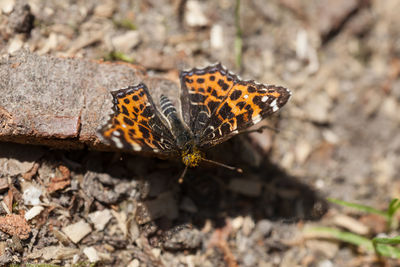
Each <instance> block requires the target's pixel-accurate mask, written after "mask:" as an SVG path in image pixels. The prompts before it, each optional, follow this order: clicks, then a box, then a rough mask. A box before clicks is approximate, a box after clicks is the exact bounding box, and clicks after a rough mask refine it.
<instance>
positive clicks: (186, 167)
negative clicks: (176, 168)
mask: <svg viewBox="0 0 400 267" xmlns="http://www.w3.org/2000/svg"><path fill="white" fill-rule="evenodd" d="M187 170H188V166H187V165H186V166H185V169H184V170H183V172H182V174H181V176H179V179H178V182H179V183H180V184H181V183H183V178H184V177H185V175H186V172H187Z"/></svg>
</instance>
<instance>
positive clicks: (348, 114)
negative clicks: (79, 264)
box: [0, 0, 400, 266]
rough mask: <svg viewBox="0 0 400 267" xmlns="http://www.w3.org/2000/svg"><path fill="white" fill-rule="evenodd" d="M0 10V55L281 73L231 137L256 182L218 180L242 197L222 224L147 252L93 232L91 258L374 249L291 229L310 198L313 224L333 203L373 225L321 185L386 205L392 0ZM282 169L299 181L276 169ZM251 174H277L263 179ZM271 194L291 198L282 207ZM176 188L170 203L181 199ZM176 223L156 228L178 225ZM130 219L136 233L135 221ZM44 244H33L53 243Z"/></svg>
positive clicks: (399, 111) (372, 230)
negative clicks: (265, 116)
mask: <svg viewBox="0 0 400 267" xmlns="http://www.w3.org/2000/svg"><path fill="white" fill-rule="evenodd" d="M0 11H1V17H0V54H1V55H7V54H14V53H17V52H18V51H19V50H21V49H27V50H29V51H31V52H32V53H35V54H38V55H51V56H55V57H74V58H82V59H85V60H87V59H95V60H105V61H125V62H129V63H132V64H137V65H140V66H141V67H143V68H144V69H145V70H146V71H147V73H149V75H158V76H161V77H164V78H167V79H170V80H173V81H175V82H177V83H178V74H179V70H181V69H187V68H192V67H202V66H206V65H208V64H210V63H214V62H221V63H223V64H224V65H225V66H226V67H227V68H228V69H230V70H231V71H234V72H235V73H237V74H240V75H241V77H243V78H244V79H254V80H256V81H258V82H262V83H266V84H276V85H282V86H285V87H287V88H289V89H290V90H291V91H292V93H293V96H292V99H291V100H290V101H289V103H288V104H287V105H286V106H285V107H284V108H283V109H282V111H281V112H280V115H279V118H274V119H273V120H272V121H273V122H274V123H272V124H271V125H272V126H273V127H276V128H278V129H279V131H280V132H279V133H278V134H275V133H273V132H271V131H266V132H264V133H262V134H260V133H254V134H251V135H249V136H248V137H246V138H245V141H243V142H246V144H247V143H249V144H251V145H250V146H251V148H250V149H248V150H246V151H250V152H249V153H250V154H251V156H249V157H247V156H246V157H245V159H244V160H245V161H246V164H248V165H249V166H250V167H251V168H253V169H252V171H251V175H253V176H255V177H256V178H254V177H253V178H254V179H253V178H251V177H250V176H251V175H250V176H249V177H250V178H249V179H248V178H246V179H247V180H251V182H253V183H255V184H256V185H255V188H256V189H254V190H255V191H256V193H254V191H252V190H253V187H251V186H250V187H249V188H250V189H249V191H246V190H245V189H243V190H242V188H241V187H243V186H246V181H247V180H245V179H238V180H237V181H236V180H235V181H234V182H230V183H228V184H229V189H230V190H231V191H232V192H233V195H234V196H235V195H236V194H239V195H240V196H241V197H243V198H242V199H241V201H243V203H247V204H243V205H244V206H246V205H248V206H246V207H247V208H248V210H249V212H236V213H235V214H230V212H226V214H223V215H219V216H217V217H219V218H223V220H225V222H226V221H229V222H230V223H228V225H229V227H228V228H229V230H227V229H226V227H227V226H226V225H225V226H224V227H223V228H219V227H218V223H216V221H213V223H212V225H213V226H210V225H208V226H207V220H203V219H204V218H203V219H202V222H203V223H202V224H201V227H200V226H197V227H194V228H195V229H197V230H198V231H199V232H201V233H203V235H202V240H203V242H202V243H201V244H203V245H202V246H194V247H190V246H189V249H188V248H186V249H187V251H190V252H188V253H189V254H185V253H183V252H182V251H181V250H179V249H178V251H174V252H165V251H164V249H165V244H164V245H159V243H157V242H153V243H151V242H150V243H151V245H148V246H149V247H150V248H151V249H153V250H154V249H155V248H157V249H159V247H161V249H159V250H157V251H156V252H154V251H153V252H154V253H155V254H154V255H152V256H151V257H154V258H151V257H150V256H148V255H147V254H146V253H145V252H142V251H141V250H143V247H141V246H140V245H139V246H138V245H137V243H140V242H137V243H135V244H136V245H135V246H133V247H134V248H132V247H129V248H124V247H118V246H117V245H115V244H114V243H115V240H114V241H113V240H112V237H108V238H109V239H107V240H108V241H107V242H108V243H110V244H111V245H110V246H113V249H112V251H108V250H107V249H105V248H104V247H103V246H102V245H101V244H100V243H99V242H100V241H99V240H102V239H101V238H98V239H96V240H97V242H94V241H93V242H92V243H90V242H89V243H90V245H92V246H97V247H96V249H97V250H98V251H101V252H103V253H108V254H109V255H110V256H109V259H108V260H104V259H102V263H101V264H104V265H105V266H107V265H108V264H110V263H114V264H128V263H130V264H132V265H131V266H139V265H140V264H144V263H145V264H146V261H145V260H143V259H144V258H146V257H147V258H146V259H147V260H148V262H151V264H154V266H157V265H158V264H160V265H161V264H165V266H206V265H207V266H237V265H239V266H345V265H346V266H350V265H351V266H361V265H363V264H369V263H371V262H373V261H374V260H373V259H372V260H371V258H369V256H368V254H363V253H361V254H358V252H357V251H354V250H352V247H351V246H348V245H346V246H341V244H340V243H338V242H327V241H321V240H305V238H304V236H302V234H301V229H302V228H303V226H304V225H303V224H307V223H308V222H306V221H303V219H305V218H308V217H310V216H308V215H305V214H308V213H312V212H311V211H312V210H314V209H317V210H319V212H318V216H314V217H313V216H311V217H312V219H314V220H315V219H318V220H322V221H319V223H320V224H324V225H332V224H333V225H336V223H335V218H336V219H337V216H339V215H340V216H347V217H346V218H349V216H350V215H352V216H355V218H356V220H358V221H360V222H361V223H362V224H363V226H365V227H366V228H367V229H368V230H367V233H368V234H369V235H370V236H374V235H376V234H378V233H380V232H382V231H383V230H382V229H384V226H383V224H384V222H382V220H381V221H380V220H379V219H377V218H375V217H374V216H372V215H370V214H368V215H365V214H360V213H358V212H355V213H354V212H352V211H347V210H343V209H342V208H339V207H337V206H335V207H331V208H330V209H329V211H327V210H326V207H325V204H321V203H322V202H324V201H323V198H325V197H332V198H336V199H340V200H344V201H351V202H356V203H362V204H364V205H370V206H373V207H375V208H378V209H385V208H386V207H387V205H388V203H389V202H390V200H391V199H393V198H396V197H399V193H400V182H399V179H398V178H399V172H400V78H399V77H400V16H399V12H400V1H397V0H385V1H378V0H375V1H374V0H336V1H331V0H311V1H309V0H270V1H267V0H246V1H239V0H237V1H234V0H214V1H211V0H209V1H201V0H171V1H166V0H161V1H160V0H157V1H156V0H147V1H146V0H143V1H139V0H137V1H134V0H131V1H125V0H116V1H111V0H110V1H80V0H67V1H56V0H54V1H52V0H46V1H45V0H30V1H17V0H15V1H14V0H1V1H0ZM0 97H1V96H0ZM233 142H235V141H233ZM232 144H234V143H232ZM228 145H231V144H228ZM59 153H61V154H62V153H63V152H59ZM216 153H219V152H216ZM222 153H223V152H222ZM246 155H247V154H246ZM220 158H221V157H220ZM135 162H137V161H136V158H135ZM239 162H240V161H239ZM142 164H147V162H146V161H143V162H142ZM160 164H165V163H160ZM162 166H164V165H162ZM162 168H164V167H161V169H162ZM267 170H268V171H267ZM271 170H273V171H271ZM270 171H271V172H270ZM277 173H279V175H277ZM283 174H284V176H285V177H290V180H295V181H296V183H299V184H301V188H302V189H301V190H300V189H298V188H299V187H297V189H293V188H296V186H297V185H296V186H294V185H293V184H290V185H288V184H287V182H282V181H283V178H282V179H280V177H282V175H283ZM164 175H165V174H164ZM199 175H200V176H201V175H203V174H201V173H200V174H199ZM260 176H262V177H263V178H262V179H266V180H267V181H268V179H269V178H268V177H275V178H271V179H275V180H274V182H273V183H272V184H271V183H268V182H266V181H265V180H262V179H261V180H260V178H259V177H260ZM257 177H258V178H257ZM260 181H262V182H261V184H262V188H263V189H262V190H261V189H260ZM265 183H267V185H265ZM252 185H254V184H252ZM298 186H300V185H298ZM304 187H306V188H307V189H304ZM259 189H260V190H261V191H260V193H257V192H258V191H257V190H259ZM274 190H275V191H274ZM271 191H272V192H275V193H271ZM309 191H310V192H311V191H312V192H313V194H315V197H314V195H313V201H311V202H310V203H308V202H307V201H306V202H307V204H304V203H302V201H305V200H304V199H305V198H304V197H303V196H301V195H302V193H303V194H304V192H309ZM184 192H185V194H186V193H187V194H188V195H189V196H190V194H193V193H192V191H190V190H187V192H186V191H185V190H184ZM188 192H189V193H188ZM266 192H269V193H270V194H277V195H279V200H277V201H276V202H275V201H273V200H271V199H272V198H274V197H276V196H275V195H274V197H272V196H271V195H267V194H266ZM276 192H279V193H276ZM205 195H207V193H205ZM260 198H262V199H263V200H265V202H263V203H264V204H265V203H269V204H268V205H270V204H271V203H274V205H275V206H274V205H270V206H269V207H267V206H265V205H266V204H265V205H264V204H263V205H264V206H263V207H261V208H262V209H265V210H264V211H263V212H261V214H258V213H257V212H256V211H254V210H252V207H253V208H254V207H256V206H252V205H255V202H258V200H259V199H260ZM266 198H269V199H268V201H267V200H266ZM282 198H283V199H286V200H287V199H290V201H287V203H288V204H287V205H286V206H285V205H283V204H282V203H286V202H285V201H284V200H282ZM318 198H320V199H321V200H320V201H319V200H318V201H317V200H316V199H318ZM183 199H184V200H182V199H179V201H178V202H179V203H181V201H183V202H184V201H186V202H187V201H189V200H187V198H183ZM185 199H186V200H185ZM233 199H235V200H237V199H236V198H235V197H233ZM186 202H185V203H186ZM194 202H196V201H194ZM192 204H193V203H192ZM194 204H196V203H194ZM182 205H183V204H182ZM184 205H188V206H189V207H191V206H190V205H191V204H187V203H186V204H184ZM210 205H212V204H210ZM236 205H238V206H240V204H236ZM316 205H317V207H316ZM318 205H322V206H324V208H321V206H318ZM240 207H241V206H240ZM236 208H237V206H235V209H236ZM187 209H189V210H190V208H187V207H186V210H185V209H184V211H187ZM196 209H199V205H197V208H196ZM200 209H201V207H200ZM293 209H296V212H293V213H290V216H289V215H288V216H286V215H287V212H286V211H288V210H293ZM303 209H306V210H305V211H304V210H303ZM307 209H308V210H307ZM300 210H301V211H300ZM192 211H193V210H192ZM77 212H78V211H77ZM288 212H289V211H288ZM189 214H193V212H192V213H191V211H189ZM255 214H258V215H255ZM276 214H280V215H279V216H276ZM300 214H301V215H300ZM322 215H324V216H325V217H324V218H325V219H321V218H320V217H321V216H322ZM81 216H82V217H84V215H83V214H81ZM204 216H205V217H206V215H204ZM189 217H190V216H189ZM180 218H182V217H180ZM271 218H274V219H273V220H271ZM285 220H289V221H290V222H289V223H288V222H285ZM184 221H185V222H186V223H187V221H191V220H189V219H187V218H186V219H185V220H184ZM175 222H176V220H175V221H173V222H168V223H167V225H168V226H167V227H164V228H168V229H171V227H172V228H173V227H176V226H180V227H182V224H179V223H178V224H177V223H175ZM204 223H205V224H204ZM314 223H316V222H314ZM317 223H318V222H317ZM185 225H186V224H185ZM164 226H165V223H164ZM339 226H340V227H342V228H343V227H344V226H343V225H341V224H340V223H339ZM148 227H150V226H148ZM207 227H209V228H210V227H211V228H210V229H213V230H210V229H207ZM161 228H162V227H161ZM344 228H346V227H344ZM174 229H175V228H174ZM271 229H272V230H271ZM138 231H139V230H138ZM213 231H218V233H217V234H215V232H213ZM139 232H140V233H141V236H143V235H142V234H143V232H145V230H143V229H142V228H140V231H139ZM150 232H151V231H150ZM271 232H274V233H271ZM151 233H152V234H154V232H151ZM189 234H191V235H192V237H193V235H194V236H196V237H197V235H195V234H193V233H191V232H190V233H189ZM224 234H225V235H226V236H224ZM274 235H275V236H274ZM285 235H286V236H285ZM287 235H289V236H287ZM104 236H107V235H106V234H105V235H104ZM104 236H103V237H104ZM165 236H166V234H164V235H163V238H164V239H162V238H161V239H162V240H164V241H165V240H166V239H167V238H166V237H165ZM221 236H222V237H221ZM1 237H2V236H1V235H0V238H1ZM103 237H102V238H103ZM192 237H191V238H192ZM175 238H178V237H175ZM180 238H183V237H180ZM2 239H3V240H5V239H4V238H2ZM216 240H217V241H216ZM221 240H224V241H221ZM164 241H163V242H164ZM43 242H44V241H43ZM107 242H106V243H107ZM124 242H128V241H124ZM135 242H136V241H135ZM141 242H143V240H142V241H141ZM159 242H162V241H159ZM213 242H214V243H213ZM224 242H225V243H224ZM246 242H247V243H246ZM257 242H258V243H257ZM39 243H40V242H39ZM50 243H51V242H50ZM50 243H49V244H45V245H43V244H44V243H43V244H42V247H47V246H50V245H52V246H55V245H56V244H59V242H56V241H54V242H53V243H51V244H50ZM128 243H129V242H128ZM156 243H157V244H158V246H157V245H154V244H156ZM228 243H229V244H230V245H228ZM32 244H33V245H37V243H35V242H33V243H32ZM129 244H131V243H129ZM213 244H214V245H213ZM215 244H217V245H215ZM163 246H164V247H163ZM210 247H211V248H212V251H213V252H212V253H210V252H209V250H210ZM79 248H80V249H82V246H81V247H79ZM132 249H133V250H135V249H136V250H135V253H136V254H135V253H133V252H132ZM172 250H174V248H172ZM227 250H229V251H228V252H227ZM129 251H130V252H129ZM24 253H25V254H24ZM24 253H22V252H19V254H18V253H17V254H18V255H19V256H18V257H26V255H27V254H26V252H24ZM124 253H126V256H125V257H123V256H121V255H125V254H124ZM141 253H142V254H141ZM157 253H158V254H157ZM207 253H208V254H207ZM128 254H129V255H128ZM133 254H134V255H135V256H132V255H133ZM0 255H1V252H0ZM21 255H24V256H21ZM138 255H142V257H143V259H142V258H140V256H138ZM360 255H361V257H360ZM189 256H190V257H189ZM148 257H150V258H151V260H149V259H148ZM174 257H175V258H174ZM38 259H41V261H43V258H40V257H38ZM52 260H54V259H50V260H47V261H52ZM39 261H40V260H39ZM61 262H63V263H71V262H72V260H71V259H66V260H65V261H61ZM100 262H101V261H100ZM148 262H147V264H150V263H148ZM392 263H393V262H392ZM101 264H100V266H102V265H101ZM135 264H138V265H135ZM179 264H180V265H179ZM203 264H205V265H203ZM235 264H237V265H235ZM393 264H394V263H393ZM364 266H366V265H364Z"/></svg>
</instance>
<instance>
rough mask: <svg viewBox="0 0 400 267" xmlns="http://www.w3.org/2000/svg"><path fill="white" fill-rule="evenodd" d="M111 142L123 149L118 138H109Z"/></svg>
mask: <svg viewBox="0 0 400 267" xmlns="http://www.w3.org/2000/svg"><path fill="white" fill-rule="evenodd" d="M111 140H112V141H113V142H114V143H115V146H116V147H118V148H123V147H124V146H123V145H122V143H121V140H119V138H117V137H115V136H113V137H111Z"/></svg>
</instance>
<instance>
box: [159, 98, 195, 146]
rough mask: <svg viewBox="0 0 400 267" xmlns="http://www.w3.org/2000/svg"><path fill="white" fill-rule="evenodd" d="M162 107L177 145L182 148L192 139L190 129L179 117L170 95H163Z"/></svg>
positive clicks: (161, 99)
mask: <svg viewBox="0 0 400 267" xmlns="http://www.w3.org/2000/svg"><path fill="white" fill-rule="evenodd" d="M160 107H161V112H162V114H163V115H164V116H165V117H166V118H167V120H168V122H169V123H170V125H171V132H172V134H173V135H174V137H175V139H176V145H177V146H178V147H179V148H182V147H183V146H184V145H185V144H186V143H187V142H188V141H190V140H191V139H192V134H191V132H190V130H189V129H188V128H187V127H185V125H184V124H183V122H182V120H181V119H180V118H179V117H178V113H177V111H176V108H175V106H174V105H173V104H172V102H171V100H169V98H168V97H166V96H164V95H161V97H160Z"/></svg>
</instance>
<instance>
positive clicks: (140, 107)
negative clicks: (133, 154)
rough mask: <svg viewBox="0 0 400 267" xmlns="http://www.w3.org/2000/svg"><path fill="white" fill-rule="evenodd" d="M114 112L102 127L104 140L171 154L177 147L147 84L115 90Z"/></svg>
mask: <svg viewBox="0 0 400 267" xmlns="http://www.w3.org/2000/svg"><path fill="white" fill-rule="evenodd" d="M112 95H113V102H114V115H113V117H112V118H111V119H110V121H109V122H108V123H107V124H106V125H105V126H104V127H103V128H101V129H100V130H99V135H100V137H102V139H103V141H105V142H106V143H109V144H110V145H113V146H116V147H118V148H121V149H127V150H131V149H133V150H135V151H152V152H155V153H161V154H163V153H164V154H169V153H173V152H175V151H176V147H175V143H174V139H173V137H172V135H171V132H170V130H169V129H168V127H167V126H166V125H165V123H164V122H163V121H162V119H161V118H160V115H159V113H158V111H157V110H156V109H155V106H154V103H153V101H152V99H151V96H150V94H149V92H148V89H147V87H146V86H145V85H144V84H139V85H137V86H130V87H128V88H125V89H120V90H117V91H114V92H112Z"/></svg>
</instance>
